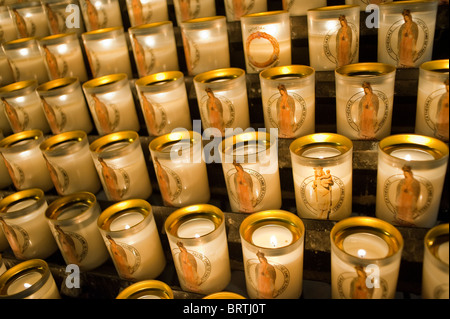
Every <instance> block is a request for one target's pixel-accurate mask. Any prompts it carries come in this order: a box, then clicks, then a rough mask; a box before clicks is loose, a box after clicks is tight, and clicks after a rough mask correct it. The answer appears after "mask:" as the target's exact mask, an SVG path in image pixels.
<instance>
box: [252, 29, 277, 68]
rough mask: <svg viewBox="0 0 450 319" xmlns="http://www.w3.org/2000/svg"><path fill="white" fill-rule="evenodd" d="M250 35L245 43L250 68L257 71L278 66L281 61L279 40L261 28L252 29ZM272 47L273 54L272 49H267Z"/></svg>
mask: <svg viewBox="0 0 450 319" xmlns="http://www.w3.org/2000/svg"><path fill="white" fill-rule="evenodd" d="M249 34H250V35H249V36H248V37H247V39H246V41H245V47H246V51H247V58H248V62H249V64H250V66H251V67H253V68H254V69H255V70H258V69H262V68H268V67H272V66H276V65H277V64H278V61H279V60H280V44H279V43H278V40H277V39H276V38H275V37H274V36H272V35H270V34H269V33H267V32H265V30H264V28H261V27H256V28H253V30H252V29H250V30H249ZM252 43H253V45H252ZM270 47H271V49H272V52H271V53H270V49H269V50H268V49H267V48H270ZM261 53H262V54H261ZM266 53H267V54H266Z"/></svg>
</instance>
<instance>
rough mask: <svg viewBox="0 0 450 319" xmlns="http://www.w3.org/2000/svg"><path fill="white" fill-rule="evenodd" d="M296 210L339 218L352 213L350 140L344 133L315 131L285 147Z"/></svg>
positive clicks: (304, 214) (312, 215)
mask: <svg viewBox="0 0 450 319" xmlns="http://www.w3.org/2000/svg"><path fill="white" fill-rule="evenodd" d="M289 149H290V153H291V161H292V174H293V178H294V190H295V200H296V206H297V214H298V215H299V216H300V217H302V218H311V219H329V220H341V219H344V218H347V217H349V216H350V215H351V213H352V180H353V166H352V165H353V162H352V152H353V143H352V141H351V140H349V139H348V138H346V137H345V136H342V135H339V134H332V133H316V134H311V135H306V136H303V137H299V138H297V139H296V140H295V141H293V142H292V143H291V145H290V147H289Z"/></svg>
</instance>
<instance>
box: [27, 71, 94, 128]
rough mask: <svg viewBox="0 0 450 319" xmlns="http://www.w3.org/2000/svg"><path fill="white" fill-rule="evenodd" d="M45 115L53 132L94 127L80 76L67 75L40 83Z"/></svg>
mask: <svg viewBox="0 0 450 319" xmlns="http://www.w3.org/2000/svg"><path fill="white" fill-rule="evenodd" d="M36 92H37V93H38V95H39V97H40V98H41V103H42V107H43V109H44V113H45V117H46V119H47V122H48V123H49V125H50V128H51V130H52V133H53V134H60V133H64V132H69V131H76V130H81V131H84V132H86V133H87V134H88V133H90V132H91V131H92V129H93V124H92V119H91V115H90V113H89V108H88V106H87V104H86V100H85V98H84V94H83V91H82V90H81V86H80V81H79V80H78V78H73V77H67V78H62V79H57V80H52V81H49V82H45V83H43V84H41V85H39V86H38V87H37V88H36Z"/></svg>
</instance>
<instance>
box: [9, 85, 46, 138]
mask: <svg viewBox="0 0 450 319" xmlns="http://www.w3.org/2000/svg"><path fill="white" fill-rule="evenodd" d="M37 86H38V84H37V82H36V81H35V80H30V81H20V82H14V83H12V84H9V85H6V86H4V87H2V88H0V98H1V101H2V104H3V106H4V111H5V114H6V117H7V119H8V122H9V124H10V126H11V128H12V130H13V132H14V133H19V132H23V131H26V130H31V129H38V130H41V131H42V132H44V133H48V132H50V126H49V123H48V121H47V118H46V116H45V113H44V109H43V107H42V103H41V100H40V98H39V95H38V93H37V92H36V88H37Z"/></svg>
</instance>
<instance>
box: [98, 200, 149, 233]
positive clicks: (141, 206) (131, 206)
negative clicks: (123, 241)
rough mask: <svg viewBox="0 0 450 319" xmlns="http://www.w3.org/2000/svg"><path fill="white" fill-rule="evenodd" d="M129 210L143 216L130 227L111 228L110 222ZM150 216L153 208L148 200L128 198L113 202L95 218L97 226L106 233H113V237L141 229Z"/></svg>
mask: <svg viewBox="0 0 450 319" xmlns="http://www.w3.org/2000/svg"><path fill="white" fill-rule="evenodd" d="M130 212H133V213H139V214H141V215H142V216H143V217H144V218H143V219H142V220H141V221H140V222H138V223H136V224H134V225H133V226H130V228H127V229H120V230H111V228H110V227H111V223H112V222H113V221H114V220H115V219H116V218H119V217H121V216H123V215H126V214H128V213H130ZM152 216H153V209H152V206H151V205H150V203H149V202H147V201H146V200H143V199H128V200H124V201H121V202H118V203H115V204H113V205H111V206H109V207H108V208H106V209H105V210H103V212H102V213H101V214H100V216H99V217H98V219H97V226H98V228H99V229H101V230H102V231H104V232H106V233H107V234H113V236H114V237H121V236H124V237H125V236H127V234H129V233H132V232H136V231H140V230H142V228H143V227H145V225H147V223H148V222H149V221H151V219H152Z"/></svg>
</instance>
